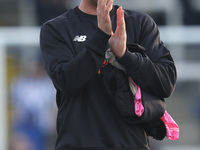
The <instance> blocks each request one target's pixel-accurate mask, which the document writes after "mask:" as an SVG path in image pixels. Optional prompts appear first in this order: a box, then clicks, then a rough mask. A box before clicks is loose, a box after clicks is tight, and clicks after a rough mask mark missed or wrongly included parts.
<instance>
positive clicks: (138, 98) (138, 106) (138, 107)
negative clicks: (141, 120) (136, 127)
mask: <svg viewBox="0 0 200 150" xmlns="http://www.w3.org/2000/svg"><path fill="white" fill-rule="evenodd" d="M129 79H130V80H131V82H132V83H133V84H134V85H135V86H136V87H137V92H136V94H135V100H134V104H135V114H136V115H137V116H138V117H141V116H142V114H143V112H144V106H143V105H142V94H141V90H140V87H139V86H138V85H137V84H135V82H134V81H133V80H132V79H131V78H130V77H129Z"/></svg>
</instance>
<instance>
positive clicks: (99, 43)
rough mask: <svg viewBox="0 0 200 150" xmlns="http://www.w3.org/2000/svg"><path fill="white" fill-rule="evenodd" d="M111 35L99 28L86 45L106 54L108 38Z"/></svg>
mask: <svg viewBox="0 0 200 150" xmlns="http://www.w3.org/2000/svg"><path fill="white" fill-rule="evenodd" d="M110 37H111V36H110V35H108V34H106V33H105V32H103V31H102V30H101V29H99V28H98V29H97V31H96V33H95V34H94V36H93V38H92V39H91V40H90V41H88V43H87V44H86V47H87V48H89V49H92V50H94V51H96V52H97V53H99V54H101V55H105V52H106V50H107V49H108V48H109V46H108V40H109V39H110Z"/></svg>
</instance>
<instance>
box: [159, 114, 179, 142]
mask: <svg viewBox="0 0 200 150" xmlns="http://www.w3.org/2000/svg"><path fill="white" fill-rule="evenodd" d="M160 119H161V120H162V121H163V122H164V124H165V127H166V131H167V134H166V137H167V138H168V139H170V140H178V139H179V126H178V125H177V123H176V122H175V121H174V119H173V118H172V117H171V116H170V115H169V114H168V113H167V111H165V113H164V115H163V116H162V117H161V118H160Z"/></svg>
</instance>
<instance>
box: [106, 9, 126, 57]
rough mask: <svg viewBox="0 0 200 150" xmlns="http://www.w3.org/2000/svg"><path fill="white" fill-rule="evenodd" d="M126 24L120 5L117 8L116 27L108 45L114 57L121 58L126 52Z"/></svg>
mask: <svg viewBox="0 0 200 150" xmlns="http://www.w3.org/2000/svg"><path fill="white" fill-rule="evenodd" d="M126 39H127V35H126V26H125V20H124V10H123V9H122V7H119V8H118V9H117V28H116V31H115V33H114V34H113V35H112V36H111V38H110V39H109V46H110V48H111V50H112V52H113V53H114V54H115V56H116V57H118V58H121V57H122V56H123V55H124V54H125V52H126Z"/></svg>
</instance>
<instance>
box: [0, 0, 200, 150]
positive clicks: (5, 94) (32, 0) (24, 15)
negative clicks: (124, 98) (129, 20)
mask: <svg viewBox="0 0 200 150" xmlns="http://www.w3.org/2000/svg"><path fill="white" fill-rule="evenodd" d="M79 2H80V0H73V1H72V0H0V150H50V149H53V147H54V144H55V138H56V132H55V129H56V128H55V119H56V102H55V98H54V96H55V90H54V89H53V87H52V85H51V81H50V80H49V78H48V77H47V76H46V74H45V72H44V70H43V68H42V66H41V56H40V49H39V31H40V26H41V25H42V24H43V23H44V22H45V21H47V20H48V19H50V18H53V17H55V16H57V15H59V14H61V13H62V12H64V11H66V10H68V9H70V8H73V7H75V6H77V5H78V4H79ZM114 2H115V4H118V5H122V6H123V7H124V8H127V9H131V10H137V11H142V12H146V13H148V14H149V15H150V16H151V17H152V18H153V19H154V20H155V22H156V23H157V24H158V26H159V29H160V32H161V39H162V40H163V42H164V43H165V44H166V46H167V47H168V48H169V49H170V51H171V53H172V55H173V57H174V60H175V63H176V65H177V71H178V82H177V86H176V90H175V92H174V94H173V95H172V96H171V97H170V98H169V99H166V102H167V109H168V112H169V113H170V114H171V115H172V116H173V117H174V119H175V120H176V122H177V123H178V124H179V127H180V139H179V140H178V141H170V140H168V139H165V140H164V141H162V142H160V141H155V140H153V139H151V138H150V144H151V147H152V150H199V149H200V130H199V128H200V0H115V1H114Z"/></svg>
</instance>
